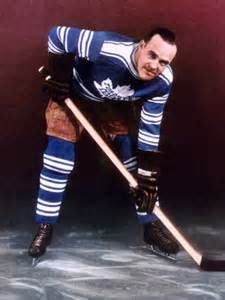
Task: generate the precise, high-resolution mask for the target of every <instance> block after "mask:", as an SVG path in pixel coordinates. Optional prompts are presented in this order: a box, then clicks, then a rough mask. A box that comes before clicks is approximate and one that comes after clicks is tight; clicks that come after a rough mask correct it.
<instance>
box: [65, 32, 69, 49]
mask: <svg viewBox="0 0 225 300" xmlns="http://www.w3.org/2000/svg"><path fill="white" fill-rule="evenodd" d="M69 30H70V28H67V30H66V34H65V50H66V52H67V53H68V52H69V47H68V35H69Z"/></svg>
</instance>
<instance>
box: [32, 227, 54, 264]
mask: <svg viewBox="0 0 225 300" xmlns="http://www.w3.org/2000/svg"><path fill="white" fill-rule="evenodd" d="M52 232H53V227H52V225H51V224H40V225H39V227H38V231H37V233H36V235H35V237H34V239H33V241H32V243H31V245H30V247H29V249H28V254H29V255H30V256H31V257H33V258H38V257H40V256H41V255H43V254H44V253H45V251H46V248H47V246H48V245H49V244H50V242H51V239H52Z"/></svg>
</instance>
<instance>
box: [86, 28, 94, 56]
mask: <svg viewBox="0 0 225 300" xmlns="http://www.w3.org/2000/svg"><path fill="white" fill-rule="evenodd" d="M93 36H94V32H93V31H91V32H90V35H89V40H88V43H87V58H89V50H90V45H91V41H92V39H93Z"/></svg>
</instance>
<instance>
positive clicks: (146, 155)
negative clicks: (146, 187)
mask: <svg viewBox="0 0 225 300" xmlns="http://www.w3.org/2000/svg"><path fill="white" fill-rule="evenodd" d="M162 155H163V154H162V152H161V151H143V150H138V174H140V175H143V176H151V174H152V172H159V171H160V166H161V163H162Z"/></svg>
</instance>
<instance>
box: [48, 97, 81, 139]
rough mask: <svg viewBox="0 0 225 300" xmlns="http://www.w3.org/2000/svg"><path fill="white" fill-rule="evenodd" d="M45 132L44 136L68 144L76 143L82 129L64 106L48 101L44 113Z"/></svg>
mask: <svg viewBox="0 0 225 300" xmlns="http://www.w3.org/2000/svg"><path fill="white" fill-rule="evenodd" d="M45 117H46V122H47V130H46V134H47V135H50V136H54V137H57V138H60V139H63V140H66V141H69V142H77V141H78V140H79V138H80V135H81V133H82V131H83V127H82V126H81V125H80V124H79V123H78V122H77V121H76V119H75V117H74V116H73V115H72V113H71V112H70V110H69V108H67V107H66V106H61V105H59V104H58V103H56V102H54V101H52V100H49V103H48V106H47V108H46V112H45Z"/></svg>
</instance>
